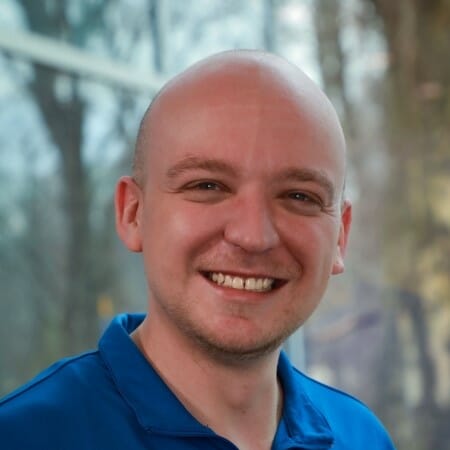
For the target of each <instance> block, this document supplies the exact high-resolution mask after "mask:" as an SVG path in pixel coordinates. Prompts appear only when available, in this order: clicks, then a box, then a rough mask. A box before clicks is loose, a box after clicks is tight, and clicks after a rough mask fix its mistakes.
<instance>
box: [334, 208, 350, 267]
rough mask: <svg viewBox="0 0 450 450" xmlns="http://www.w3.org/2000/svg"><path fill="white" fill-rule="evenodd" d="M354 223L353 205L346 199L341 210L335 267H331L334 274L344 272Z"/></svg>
mask: <svg viewBox="0 0 450 450" xmlns="http://www.w3.org/2000/svg"><path fill="white" fill-rule="evenodd" d="M351 223H352V205H351V203H350V202H349V201H347V200H346V201H345V202H344V204H343V206H342V212H341V227H340V230H339V238H338V242H337V249H336V256H335V259H334V263H333V267H332V269H331V274H332V275H338V274H340V273H342V272H344V256H345V252H346V250H347V244H348V235H349V232H350V225H351Z"/></svg>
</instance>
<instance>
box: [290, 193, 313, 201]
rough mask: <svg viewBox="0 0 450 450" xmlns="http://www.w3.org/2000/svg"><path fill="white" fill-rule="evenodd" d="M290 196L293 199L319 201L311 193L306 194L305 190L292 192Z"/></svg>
mask: <svg viewBox="0 0 450 450" xmlns="http://www.w3.org/2000/svg"><path fill="white" fill-rule="evenodd" d="M289 198H292V199H293V200H298V201H300V202H313V203H317V201H316V200H315V199H313V198H312V197H311V196H310V195H308V194H305V193H304V192H292V193H290V194H289Z"/></svg>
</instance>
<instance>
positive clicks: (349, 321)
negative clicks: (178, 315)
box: [0, 0, 450, 450]
mask: <svg viewBox="0 0 450 450" xmlns="http://www.w3.org/2000/svg"><path fill="white" fill-rule="evenodd" d="M23 36H26V37H27V38H28V39H29V40H28V42H31V43H36V44H39V43H40V42H41V41H40V40H39V39H40V38H42V37H45V38H48V39H52V40H53V41H52V42H56V43H57V44H58V45H62V46H63V47H61V49H62V50H61V49H60V52H61V53H63V55H62V56H61V58H63V59H64V53H65V50H67V54H66V55H65V56H66V59H68V60H69V61H72V63H73V65H74V66H76V65H77V63H76V62H75V58H72V56H71V55H72V52H73V51H76V50H77V49H78V51H80V52H83V55H87V57H88V58H90V59H88V66H91V67H90V68H88V69H86V68H85V69H82V68H81V66H80V68H76V67H75V68H74V67H63V66H62V65H59V63H57V62H56V63H53V62H51V61H46V60H45V58H44V59H39V58H35V57H30V55H26V54H25V53H26V52H25V53H24V52H21V51H19V50H17V49H15V50H14V49H13V48H12V46H11V45H10V44H11V43H18V42H19V41H20V39H21V38H22V37H23ZM8 42H9V43H8ZM43 42H44V43H47V44H48V42H49V41H43ZM30 45H31V44H30ZM43 45H44V44H43ZM230 48H260V49H268V50H271V51H273V52H276V53H278V54H280V55H282V56H285V57H286V58H288V59H289V60H291V61H292V62H294V63H296V64H298V65H299V66H300V67H302V68H303V69H304V70H306V72H307V73H308V74H309V75H310V76H311V77H312V78H313V79H315V80H316V81H317V82H318V83H320V84H321V85H322V87H323V89H324V90H325V91H326V92H327V94H328V95H329V96H330V98H331V99H332V101H333V102H334V104H335V105H336V107H337V110H338V112H339V115H340V117H341V120H342V122H343V124H344V127H345V130H346V135H347V139H348V148H349V155H348V156H349V163H348V165H349V167H348V182H347V184H348V186H347V189H348V195H349V197H350V198H351V199H352V201H353V203H354V208H355V209H354V211H355V219H354V226H353V230H352V232H353V235H352V239H351V243H350V251H349V255H348V261H347V273H346V275H344V276H343V277H339V278H336V279H334V280H333V281H332V284H331V287H330V289H329V290H328V293H327V296H326V298H325V299H324V301H323V303H322V305H321V307H320V308H319V310H318V311H317V313H316V315H315V316H314V317H313V318H312V319H311V320H310V322H309V323H308V324H307V325H306V326H305V327H304V331H303V339H302V345H301V346H299V348H297V347H296V343H297V342H299V341H295V340H291V341H290V342H289V343H288V344H287V348H288V351H289V352H290V353H291V355H293V356H294V357H295V354H296V352H302V355H303V356H302V359H301V360H302V361H303V363H302V365H304V367H303V369H304V370H306V372H308V373H310V374H311V375H313V376H315V377H317V378H319V379H322V380H324V381H325V382H329V383H332V384H334V385H335V386H337V387H340V388H342V389H344V390H346V391H349V392H350V393H353V394H354V395H356V396H358V397H359V398H361V399H362V400H363V401H365V402H366V403H368V404H369V405H370V406H371V407H372V408H374V409H375V410H376V412H377V414H378V415H379V416H380V417H381V419H382V420H383V421H384V422H385V424H386V425H387V427H388V428H389V430H390V432H391V434H392V435H393V438H394V440H395V442H396V445H397V446H398V448H399V449H408V450H424V449H430V450H440V449H442V450H443V449H448V448H449V447H448V445H449V443H450V427H449V423H450V412H449V403H450V376H449V372H450V357H449V353H450V298H449V292H450V281H449V279H450V277H449V274H450V240H449V228H450V177H449V169H450V151H449V146H450V126H449V124H450V59H449V55H450V3H449V2H448V1H447V0H427V1H426V0H403V1H390V0H249V1H246V2H243V1H240V0H222V1H221V0H209V1H208V0H194V1H192V2H185V1H181V0H108V1H106V0H79V1H77V2H73V1H68V0H42V1H39V2H37V1H34V0H2V2H1V3H0V286H1V289H0V394H4V393H6V392H8V391H10V390H12V389H13V388H15V387H16V386H18V385H19V384H20V383H22V382H24V381H25V380H27V379H29V378H30V377H31V376H32V375H34V374H35V373H36V372H37V371H39V370H41V369H43V368H44V367H45V366H46V365H48V364H49V363H51V362H52V361H54V360H55V359H57V358H60V357H62V356H64V355H68V354H72V353H75V352H79V351H81V350H84V349H86V348H89V347H93V346H95V345H96V341H97V339H98V336H99V333H100V332H101V330H102V328H103V327H104V326H105V325H106V324H107V323H108V321H109V320H110V318H111V317H112V316H113V315H114V314H115V313H117V312H119V311H124V310H127V311H135V310H143V309H144V308H145V304H146V292H145V289H146V288H145V280H144V276H143V273H142V268H141V262H140V259H139V257H138V256H136V255H130V254H127V253H126V252H125V250H124V249H123V248H122V246H121V245H120V243H119V242H118V239H117V238H116V236H115V231H114V215H113V205H112V193H113V188H114V184H115V181H116V180H117V178H118V176H120V175H121V174H123V173H127V172H129V168H130V161H131V155H132V148H133V143H134V138H135V134H136V130H137V127H138V124H139V121H140V117H141V116H142V114H143V112H144V110H145V108H146V106H147V104H148V103H149V101H150V99H151V97H152V95H154V93H155V92H156V89H157V87H158V86H160V85H161V83H162V82H163V80H165V79H167V78H168V77H170V76H171V75H173V74H175V73H177V72H179V71H180V70H182V69H184V68H185V67H187V66H188V65H189V64H191V63H193V62H194V61H196V60H198V59H199V58H201V57H204V56H207V55H209V54H211V53H214V52H217V51H220V50H225V49H230ZM45 51H46V52H47V56H49V55H50V56H51V55H52V54H53V50H52V47H51V46H48V47H46V50H45ZM50 59H51V58H50ZM102 64H103V66H105V65H106V66H107V67H109V68H110V72H111V73H113V72H114V71H116V72H117V71H120V70H121V73H122V75H123V74H125V75H124V76H122V81H120V79H119V78H120V77H118V76H115V77H112V76H110V75H108V74H107V73H106V74H105V71H103V72H102V74H100V72H101V71H100V72H99V71H96V67H97V66H102ZM108 64H109V65H108ZM69 66H70V64H69ZM111 67H112V69H111ZM90 69H92V70H90ZM119 69H120V70H119ZM106 72H108V71H106ZM127 77H128V78H127ZM133 80H134V81H133ZM141 81H142V83H141V85H140V84H139V83H140V82H141ZM147 81H148V82H147ZM150 81H151V82H150ZM174 132H176V131H174ZM162 257H163V255H162ZM300 347H301V348H300ZM349 420H351V418H349Z"/></svg>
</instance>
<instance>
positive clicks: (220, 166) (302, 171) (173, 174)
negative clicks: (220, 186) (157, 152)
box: [167, 156, 335, 199]
mask: <svg viewBox="0 0 450 450" xmlns="http://www.w3.org/2000/svg"><path fill="white" fill-rule="evenodd" d="M190 170H207V171H209V172H215V173H224V174H226V175H229V176H237V175H238V170H237V169H236V168H235V167H234V166H233V165H231V164H229V163H227V162H226V161H223V160H221V159H215V158H199V157H197V156H188V157H186V158H184V159H182V160H181V161H179V162H178V163H176V164H175V165H174V166H172V167H170V168H169V169H168V170H167V177H168V178H169V179H174V178H177V177H179V176H180V175H182V174H183V173H185V172H188V171H190ZM276 178H277V179H278V180H283V181H298V182H305V181H312V182H315V183H317V184H319V185H320V186H321V187H322V188H323V189H325V191H326V193H327V195H328V196H329V198H330V199H334V196H335V188H334V185H333V183H332V181H331V180H330V179H329V177H328V176H327V175H326V174H325V173H324V172H322V171H321V170H317V169H308V168H288V169H285V170H281V171H280V172H278V173H277V174H276Z"/></svg>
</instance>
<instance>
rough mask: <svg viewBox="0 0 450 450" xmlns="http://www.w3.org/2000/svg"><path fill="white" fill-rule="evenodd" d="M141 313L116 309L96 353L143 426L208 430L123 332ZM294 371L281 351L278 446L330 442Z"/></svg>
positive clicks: (173, 430) (316, 445)
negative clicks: (280, 441) (281, 437)
mask: <svg viewBox="0 0 450 450" xmlns="http://www.w3.org/2000/svg"><path fill="white" fill-rule="evenodd" d="M144 317H145V315H144V314H121V315H119V316H117V317H115V318H114V319H113V320H112V322H111V324H110V325H109V327H108V328H107V329H106V331H105V333H104V334H103V336H102V338H101V339H100V342H99V352H100V355H101V357H102V359H103V361H104V362H105V364H106V366H107V368H108V369H109V371H110V373H111V376H112V378H113V380H114V383H115V384H116V387H117V389H118V391H119V392H120V394H121V395H122V397H123V398H124V400H125V402H126V403H127V404H128V405H129V406H130V408H132V409H133V411H134V413H135V414H136V417H137V419H138V421H139V423H140V424H141V425H142V427H144V428H145V429H147V430H149V431H153V432H157V433H162V434H172V435H173V434H177V435H190V436H193V435H197V436H201V435H204V436H214V435H215V433H214V432H213V431H212V430H211V429H210V428H208V427H206V426H204V425H202V424H201V423H200V422H198V421H197V420H196V419H195V418H194V417H193V416H192V415H191V414H190V413H189V411H187V409H186V408H185V407H184V406H183V404H182V403H181V402H180V401H179V400H178V398H177V397H176V396H175V395H174V394H173V392H172V391H171V390H170V389H169V388H168V386H167V385H166V384H165V383H164V381H163V380H162V379H161V377H160V376H159V375H158V373H157V372H156V371H155V370H154V369H153V367H152V366H151V364H149V362H148V361H147V360H146V359H145V357H144V355H143V354H142V353H141V352H140V350H139V349H138V348H137V347H136V345H135V344H134V342H133V341H132V339H131V338H130V335H129V334H130V333H131V332H132V331H133V330H134V329H136V327H137V326H138V325H139V324H140V323H141V322H142V321H143V320H144ZM295 372H296V370H295V369H294V368H293V367H292V365H291V363H290V362H289V360H288V358H287V356H286V355H285V354H284V353H283V352H282V353H281V356H280V360H279V364H278V376H279V378H280V380H281V384H282V386H283V391H284V406H283V420H284V423H285V425H286V428H287V431H288V436H285V438H284V439H287V440H289V441H290V445H289V447H283V448H302V449H327V448H330V446H331V444H332V442H333V436H332V433H331V429H330V427H329V425H328V423H327V421H326V419H325V418H324V416H323V415H322V414H321V413H320V411H318V410H317V409H316V408H315V407H314V405H313V403H312V402H311V400H310V399H309V397H308V396H307V394H306V393H305V391H304V389H302V386H301V384H300V383H299V380H298V378H299V377H298V375H297V374H296V373H295ZM286 443H287V442H286ZM293 444H294V445H293ZM296 444H297V445H298V447H297V446H296Z"/></svg>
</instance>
